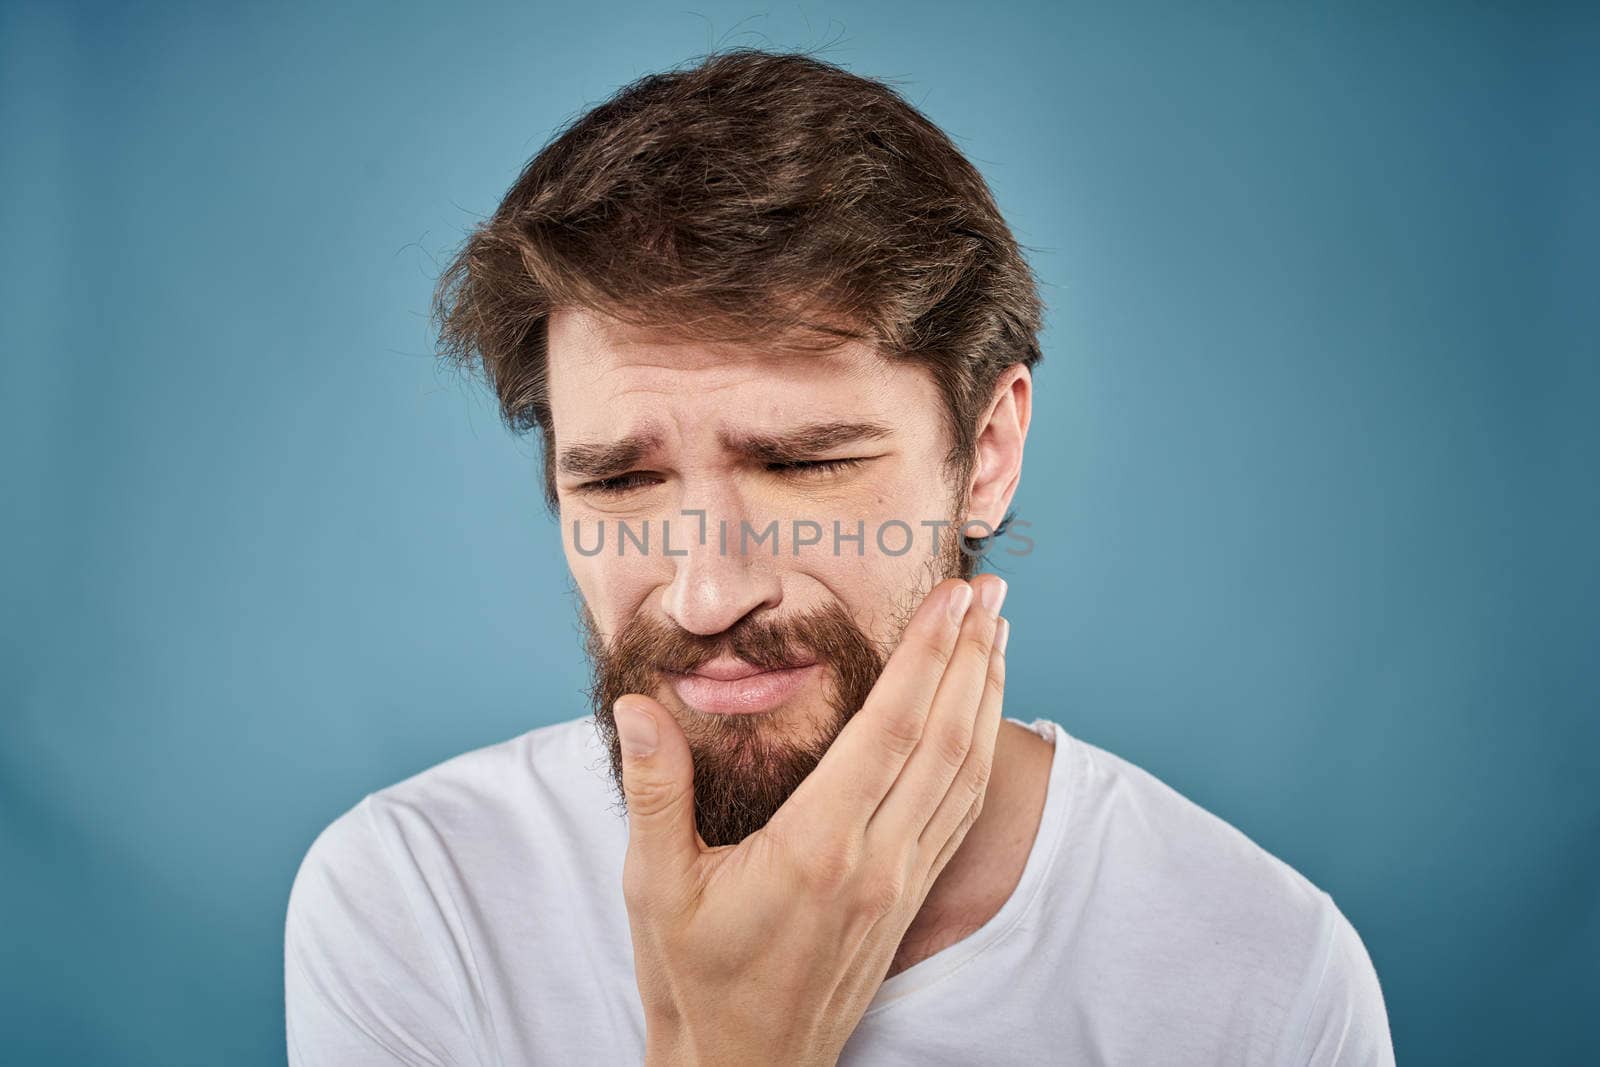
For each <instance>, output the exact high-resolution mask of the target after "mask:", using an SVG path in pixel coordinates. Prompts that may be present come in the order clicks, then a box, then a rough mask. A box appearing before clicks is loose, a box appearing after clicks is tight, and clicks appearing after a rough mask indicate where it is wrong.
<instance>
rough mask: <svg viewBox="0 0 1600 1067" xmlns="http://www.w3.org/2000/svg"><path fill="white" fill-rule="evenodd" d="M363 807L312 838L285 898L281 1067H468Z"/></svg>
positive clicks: (400, 877)
mask: <svg viewBox="0 0 1600 1067" xmlns="http://www.w3.org/2000/svg"><path fill="white" fill-rule="evenodd" d="M371 804H372V800H371V798H370V797H369V798H368V799H367V800H365V801H363V802H362V803H361V804H359V805H357V806H356V807H355V808H353V809H352V810H351V811H349V812H347V813H346V814H345V815H343V816H341V817H340V818H339V819H337V820H336V821H335V822H334V823H333V824H332V825H330V826H329V827H328V828H327V829H326V830H324V831H323V832H322V834H321V835H320V836H319V837H318V838H317V840H316V842H315V843H314V844H313V845H312V846H311V849H310V850H309V851H308V852H307V853H306V857H305V859H304V860H303V861H302V862H301V864H300V870H299V873H298V874H297V875H296V876H295V881H294V887H293V889H292V890H291V891H290V894H289V908H288V916H287V919H286V922H285V929H284V999H285V1022H286V1030H287V1037H288V1046H289V1063H290V1064H291V1065H292V1067H322V1065H324V1064H326V1065H330V1067H331V1065H338V1067H363V1065H369V1064H370V1065H376V1064H384V1065H393V1064H412V1065H428V1067H442V1065H447V1064H448V1065H466V1064H475V1063H477V1062H478V1058H477V1056H476V1055H475V1054H474V1052H473V1050H472V1047H471V1042H470V1040H469V1039H468V1037H467V1034H466V1032H465V1030H464V1028H463V1027H462V1024H461V1016H460V1014H459V1013H458V1011H457V1010H456V1005H455V1003H454V1001H455V1000H456V999H457V996H456V994H455V993H454V992H453V991H452V989H451V986H450V984H449V983H448V982H447V981H445V980H444V974H445V972H444V970H443V969H442V968H440V967H439V965H438V962H437V959H436V956H435V954H434V952H433V951H431V948H430V945H429V944H428V942H427V938H426V937H425V936H424V934H423V929H422V927H421V925H420V924H419V923H418V919H417V915H416V913H415V908H416V906H417V902H415V901H413V900H412V899H411V896H412V895H414V894H415V888H414V886H415V884H416V880H415V879H412V878H407V877H406V876H405V872H404V871H403V870H400V869H397V866H396V864H395V863H394V862H392V861H391V858H390V856H389V854H388V850H387V849H386V846H385V842H384V840H383V839H382V837H381V835H380V833H379V831H378V829H377V827H376V825H375V822H374V819H373V817H372V811H371Z"/></svg>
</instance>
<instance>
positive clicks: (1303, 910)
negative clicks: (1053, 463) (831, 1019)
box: [284, 718, 1394, 1067]
mask: <svg viewBox="0 0 1600 1067" xmlns="http://www.w3.org/2000/svg"><path fill="white" fill-rule="evenodd" d="M1012 721H1014V722H1015V721H1018V720H1012ZM1022 725H1030V724H1022ZM1031 728H1032V729H1034V730H1036V731H1037V732H1038V733H1040V734H1041V735H1042V736H1044V737H1046V738H1047V739H1051V740H1053V741H1054V743H1055V754H1054V757H1053V763H1052V768H1051V772H1050V783H1049V791H1048V794H1047V796H1046V799H1045V807H1044V813H1043V816H1042V818H1041V820H1040V824H1039V831H1038V835H1037V837H1036V839H1035V841H1034V844H1033V849H1032V851H1031V852H1030V853H1029V856H1028V859H1027V863H1026V866H1025V868H1024V870H1023V873H1022V879H1021V881H1020V882H1019V884H1018V885H1017V888H1016V890H1015V892H1013V893H1012V894H1011V897H1010V899H1008V900H1007V901H1006V903H1005V904H1004V906H1002V907H1001V909H1000V911H999V912H998V913H996V914H995V915H994V916H993V917H992V918H991V919H990V920H989V921H988V922H986V923H985V924H984V925H983V926H982V927H981V928H979V929H978V930H977V931H975V932H974V933H972V934H970V935H968V936H967V937H966V938H964V939H962V940H961V941H959V942H957V943H955V944H953V945H951V946H949V947H947V948H945V949H943V950H941V951H939V952H937V953H935V954H934V955H932V956H930V957H928V958H927V959H925V960H923V961H921V962H920V963H917V964H915V965H913V966H911V967H909V968H907V969H906V970H904V971H902V972H900V973H899V974H896V975H894V976H892V977H890V978H889V979H888V980H887V981H885V982H884V983H883V985H882V986H881V987H880V988H879V990H878V993H877V996H876V997H874V999H873V1001H872V1004H871V1005H870V1006H869V1007H868V1008H867V1011H866V1014H865V1015H864V1016H863V1017H862V1019H861V1022H860V1025H859V1026H858V1027H857V1029H856V1030H855V1032H854V1034H853V1035H852V1036H851V1038H850V1041H849V1043H848V1044H846V1045H845V1048H844V1052H843V1054H842V1055H841V1057H840V1060H839V1063H840V1064H842V1065H880V1064H882V1065H888V1064H905V1065H916V1067H930V1065H939V1064H952V1065H954V1064H959V1065H962V1067H967V1065H971V1064H1139V1065H1147V1064H1152V1065H1161V1064H1213V1063H1215V1064H1229V1065H1235V1064H1307V1063H1313V1064H1392V1063H1393V1062H1394V1054H1393V1051H1392V1049H1391V1046H1390V1038H1389V1026H1388V1017H1387V1015H1386V1014H1385V1011H1384V1006H1383V997H1382V994H1381V993H1380V992H1379V988H1378V980H1377V976H1376V975H1375V974H1374V972H1373V969H1372V964H1371V962H1370V960H1369V959H1368V957H1367V953H1366V950H1365V948H1364V947H1363V946H1362V944H1361V940H1360V938H1359V937H1358V936H1357V935H1356V932H1355V930H1354V929H1353V928H1352V927H1351V925H1350V924H1349V922H1348V921H1347V920H1346V919H1345V918H1344V916H1343V915H1342V914H1340V912H1339V910H1338V909H1337V908H1336V907H1335V906H1334V904H1333V901H1332V900H1330V899H1329V897H1328V896H1327V895H1326V894H1325V893H1323V892H1321V891H1320V890H1318V889H1317V888H1316V887H1314V886H1313V885H1311V884H1310V883H1309V882H1308V881H1306V879H1305V878H1303V877H1301V876H1300V875H1299V874H1297V873H1296V872H1295V871H1294V870H1292V869H1291V868H1290V867H1288V866H1287V865H1286V864H1284V863H1283V862H1281V861H1280V860H1277V859H1275V858H1274V857H1272V856H1270V855H1268V854H1267V853H1266V852H1265V851H1263V850H1262V849H1261V848H1260V847H1258V846H1257V845H1255V844H1254V843H1253V842H1251V841H1250V840H1249V839H1248V838H1246V837H1245V836H1244V835H1243V834H1241V833H1239V831H1237V830H1235V829H1234V828H1233V827H1231V826H1229V825H1228V824H1226V823H1224V822H1223V821H1222V820H1220V819H1218V818H1217V817H1215V816H1213V815H1211V814H1209V813H1207V812H1205V811H1203V810H1202V809H1201V808H1199V807H1197V806H1196V805H1194V804H1193V803H1191V802H1190V801H1188V800H1186V799H1184V798H1183V797H1182V796H1180V795H1178V794H1177V793H1176V792H1174V791H1173V790H1171V789H1170V788H1168V787H1167V786H1165V785H1163V784H1162V783H1161V782H1159V781H1157V780H1156V779H1155V778H1153V777H1151V776H1150V775H1149V774H1147V773H1145V772H1144V771H1142V770H1140V769H1138V768H1137V767H1134V766H1132V765H1131V764H1129V763H1127V762H1125V761H1123V760H1121V759H1118V758H1117V757H1116V756H1113V755H1111V754H1110V753H1108V752H1105V751H1103V750H1101V749H1099V748H1096V747H1094V746H1093V745H1090V744H1087V743H1086V742H1083V741H1079V740H1077V739H1076V738H1073V737H1071V736H1070V735H1068V734H1067V733H1066V732H1065V731H1064V730H1062V729H1061V728H1060V727H1059V726H1057V725H1056V724H1055V723H1053V722H1050V721H1048V720H1045V719H1040V720H1036V721H1035V722H1033V723H1032V724H1031ZM626 847H627V821H626V818H625V817H624V816H623V815H622V814H621V813H620V811H619V806H618V804H617V802H616V798H615V794H614V793H613V791H612V787H611V779H610V772H609V769H608V763H607V760H606V755H605V752H604V750H603V749H602V748H601V747H600V744H599V741H598V739H597V736H596V734H595V731H594V723H593V720H592V719H590V718H583V719H574V720H571V721H568V722H564V723H559V724H557V725H554V726H547V727H543V728H540V729H537V730H533V731H531V732H529V733H526V734H524V735H522V736H521V737H518V738H515V739H513V740H511V741H507V742H505V743H503V744H499V745H495V746H492V747H489V748H484V749H480V750H478V751H476V752H469V753H467V754H466V755H463V756H459V757H457V758H455V759H452V760H450V761H448V762H446V763H443V764H441V765H439V766H437V767H434V768H432V769H431V770H428V771H425V772H423V773H422V774H419V775H417V776H416V777H414V778H411V779H408V780H407V781H404V782H401V783H399V784H398V785H394V786H391V787H389V788H388V789H384V790H381V791H379V792H377V793H374V794H372V795H370V796H368V797H367V798H366V799H364V800H363V801H361V803H359V804H357V805H356V806H355V808H353V809H352V810H350V811H349V812H347V813H345V814H344V815H343V816H341V817H340V818H339V819H337V820H336V821H335V822H334V823H333V824H332V825H331V826H329V827H328V828H327V829H326V830H325V831H323V833H322V834H321V836H320V837H318V838H317V841H316V843H315V844H313V845H312V847H311V850H310V852H309V853H308V854H307V856H306V858H305V861H304V862H303V864H302V865H301V867H300V872H299V875H298V876H297V877H296V879H295V883H294V889H293V892H292V893H291V895H290V900H289V913H288V922H287V932H286V933H287V936H286V942H285V960H284V964H285V978H286V993H287V1005H288V1039H289V1060H290V1063H291V1064H295V1065H306V1067H310V1065H323V1064H328V1065H337V1067H360V1065H363V1064H393V1063H405V1064H472V1065H484V1067H487V1065H490V1064H495V1065H507V1067H509V1065H516V1064H591V1063H594V1064H606V1065H611V1064H629V1063H633V1064H637V1063H640V1062H642V1059H643V1049H644V1037H645V1034H644V1020H643V1016H642V1010H641V1008H640V1004H639V999H638V991H637V986H636V985H635V983H634V973H633V950H632V945H631V942H630V940H629V936H628V922H627V914H626V911H625V909H624V905H623V900H622V891H621V884H622V861H623V854H624V852H625V850H626Z"/></svg>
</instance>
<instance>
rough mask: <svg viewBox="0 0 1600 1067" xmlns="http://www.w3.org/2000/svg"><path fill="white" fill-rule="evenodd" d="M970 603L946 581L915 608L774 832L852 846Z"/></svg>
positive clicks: (915, 732) (894, 770)
mask: <svg viewBox="0 0 1600 1067" xmlns="http://www.w3.org/2000/svg"><path fill="white" fill-rule="evenodd" d="M972 598H973V593H972V586H971V585H969V584H968V583H967V582H964V581H962V580H960V579H951V580H948V581H945V582H941V583H940V584H939V585H937V586H935V587H934V589H933V591H932V592H930V593H929V594H928V595H927V596H926V597H925V598H924V599H923V601H922V603H921V604H919V605H918V606H917V610H916V612H915V613H914V614H913V615H912V617H911V621H910V622H908V623H907V624H906V628H905V631H904V633H903V634H902V635H901V637H900V643H899V644H898V645H897V646H896V647H895V650H894V652H893V654H892V655H890V657H889V662H888V663H887V664H885V666H884V669H883V673H882V674H880V675H879V676H878V681H877V683H876V684H875V685H874V686H873V687H872V693H871V694H870V695H869V696H868V697H867V700H866V703H865V704H863V705H862V707H861V709H860V710H859V711H858V712H856V714H855V715H853V716H851V718H850V721H849V722H847V723H845V726H844V729H843V730H841V731H840V732H839V736H838V737H836V738H835V739H834V741H833V744H832V745H830V746H829V748H828V751H827V752H826V753H824V754H823V757H822V759H821V760H820V761H819V762H818V764H817V766H816V767H815V768H813V770H812V771H811V773H810V774H809V775H807V776H806V778H805V779H804V780H803V781H802V782H801V783H800V785H799V787H798V788H797V789H796V790H795V791H794V793H793V794H791V795H790V797H789V799H788V801H786V802H785V803H784V805H783V807H782V808H780V809H779V810H778V813H777V815H776V816H774V818H773V820H772V823H773V824H775V825H774V827H773V828H774V829H775V830H778V831H780V832H781V831H782V830H783V829H784V828H786V827H787V828H789V830H790V832H791V833H793V834H796V835H798V836H800V837H802V838H804V839H806V840H810V841H812V842H829V841H833V842H837V841H840V840H843V839H847V838H848V839H850V840H859V838H860V835H861V834H862V833H863V832H864V831H865V829H866V826H867V823H868V821H869V820H870V819H871V818H872V813H873V812H874V811H875V810H876V809H877V807H878V805H879V804H880V803H881V802H882V800H883V798H884V796H885V795H886V794H887V793H888V792H889V788H890V787H891V786H892V785H894V781H895V779H896V778H897V777H899V775H900V770H901V768H902V767H903V766H904V765H905V762H906V759H907V758H908V757H909V756H910V755H911V752H912V750H913V749H915V748H916V746H917V742H918V741H920V740H921V738H922V731H923V726H924V724H925V722H926V721H927V716H928V711H929V709H930V708H931V707H932V706H933V699H934V695H935V694H936V693H937V692H938V688H939V679H940V677H941V676H942V675H943V673H944V667H945V664H947V663H948V662H949V661H950V657H951V656H952V654H953V653H954V650H955V645H956V638H957V635H958V634H959V633H960V631H961V623H962V620H963V618H964V617H965V616H966V614H967V608H968V607H969V606H970V604H971V603H972ZM769 825H771V824H769Z"/></svg>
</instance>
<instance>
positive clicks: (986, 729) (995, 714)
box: [918, 619, 1011, 882]
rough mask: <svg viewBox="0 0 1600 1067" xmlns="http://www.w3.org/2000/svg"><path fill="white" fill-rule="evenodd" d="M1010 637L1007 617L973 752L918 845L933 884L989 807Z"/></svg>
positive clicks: (998, 632)
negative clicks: (986, 805) (985, 805)
mask: <svg viewBox="0 0 1600 1067" xmlns="http://www.w3.org/2000/svg"><path fill="white" fill-rule="evenodd" d="M1010 636H1011V624H1010V623H1009V622H1007V621H1006V620H1005V619H1001V620H999V622H998V623H997V624H996V626H995V635H994V650H993V651H992V652H991V653H990V655H989V673H988V676H987V677H986V678H985V680H984V689H983V702H982V704H981V705H980V706H979V708H978V720H977V722H976V723H975V724H974V725H973V731H972V748H971V749H970V750H969V751H968V753H967V758H966V761H965V762H964V763H963V764H962V766H961V770H960V771H959V772H958V773H957V774H956V778H955V781H954V782H953V783H952V784H951V787H950V791H949V792H948V793H946V794H945V797H944V799H943V800H941V801H940V802H939V808H938V810H937V811H935V812H934V813H933V818H932V819H930V820H928V825H927V827H926V828H925V829H924V830H923V831H922V837H921V839H920V841H919V842H918V846H919V848H920V850H921V852H922V856H923V862H924V863H925V864H927V866H928V869H929V871H930V876H929V878H928V880H929V881H930V882H931V881H932V879H934V878H937V877H938V876H939V872H940V871H942V870H943V869H944V865H945V864H946V863H948V862H949V861H950V857H951V856H953V855H954V854H955V851H956V849H958V848H960V847H961V842H962V840H963V839H964V838H965V837H966V835H967V831H968V830H970V829H972V824H973V823H974V822H975V821H977V818H978V814H979V812H980V811H981V810H982V808H983V800H984V796H985V794H986V793H987V792H988V789H989V772H990V770H991V769H992V767H993V766H994V750H995V744H996V741H997V740H998V738H999V734H1000V720H1001V718H1002V714H1003V708H1004V706H1005V687H1006V655H1005V653H1006V641H1007V639H1008V638H1009V637H1010Z"/></svg>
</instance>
